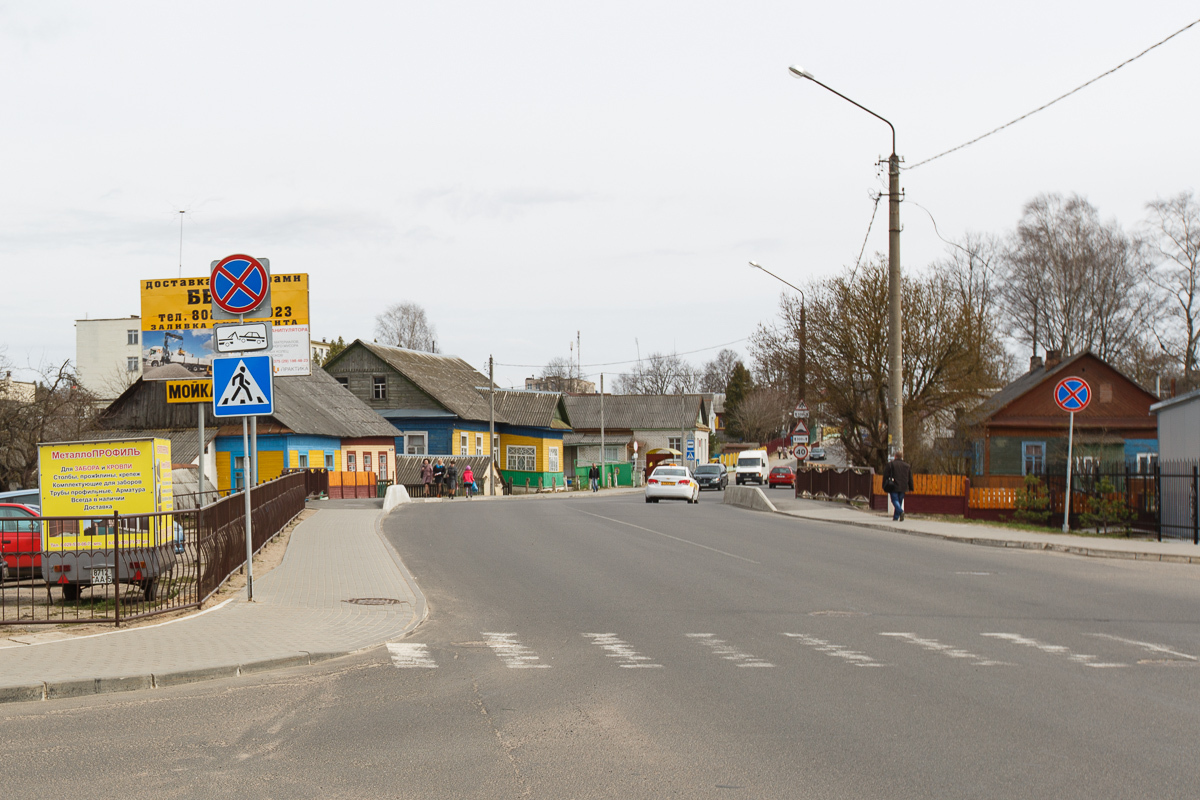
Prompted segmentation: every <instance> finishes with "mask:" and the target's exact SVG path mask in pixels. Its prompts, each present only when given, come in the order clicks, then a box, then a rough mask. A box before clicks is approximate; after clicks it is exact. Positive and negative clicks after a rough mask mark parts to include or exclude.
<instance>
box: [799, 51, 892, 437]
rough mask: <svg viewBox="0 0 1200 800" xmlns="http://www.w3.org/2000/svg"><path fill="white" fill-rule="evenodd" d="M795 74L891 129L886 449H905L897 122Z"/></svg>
mask: <svg viewBox="0 0 1200 800" xmlns="http://www.w3.org/2000/svg"><path fill="white" fill-rule="evenodd" d="M788 71H789V72H791V73H792V75H794V76H796V77H797V78H803V79H804V80H808V81H812V82H813V83H815V84H816V85H817V86H820V87H821V88H822V89H825V90H826V91H829V92H833V93H834V94H836V95H837V96H838V97H840V98H842V99H843V100H845V101H846V102H847V103H850V104H851V105H855V106H858V107H859V108H861V109H862V110H863V111H865V112H867V113H868V114H870V115H871V116H872V117H875V119H878V120H881V121H882V122H884V123H885V124H886V125H887V126H888V127H889V128H891V129H892V155H891V156H890V157H889V158H888V403H889V405H890V406H891V407H890V409H889V414H888V450H889V455H890V454H891V453H897V452H900V451H902V450H903V449H904V342H903V339H902V337H903V335H904V325H903V309H902V300H901V297H900V157H899V156H898V155H896V126H895V125H893V124H892V123H890V122H888V121H887V120H886V119H884V118H883V117H881V116H879V115H878V114H876V113H875V112H874V111H872V110H871V109H869V108H867V107H866V106H864V105H862V104H861V103H856V102H854V101H853V100H851V99H850V98H849V97H846V95H844V94H842V93H841V92H839V91H837V90H836V89H831V88H830V87H828V86H826V85H825V84H823V83H821V82H820V81H819V80H817V79H816V78H814V77H813V76H812V73H810V72H807V71H806V70H804V69H802V68H801V67H798V66H795V65H793V66H790V67H788Z"/></svg>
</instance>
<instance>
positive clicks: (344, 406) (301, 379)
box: [271, 369, 396, 439]
mask: <svg viewBox="0 0 1200 800" xmlns="http://www.w3.org/2000/svg"><path fill="white" fill-rule="evenodd" d="M274 384H275V411H274V413H272V414H271V416H272V417H273V418H274V419H275V420H277V421H278V422H280V423H281V424H283V425H286V426H287V427H288V428H290V429H291V430H292V431H294V432H295V433H299V434H305V435H313V436H337V437H338V438H342V439H355V438H365V437H368V436H395V435H396V429H395V427H393V426H392V424H391V423H390V422H388V421H387V420H386V419H384V418H383V417H381V416H380V415H379V414H377V413H376V412H375V410H374V409H372V408H371V407H370V406H368V405H367V404H366V403H364V402H363V401H361V400H359V399H358V398H357V397H355V396H354V395H352V394H351V393H350V391H349V390H348V389H346V388H345V387H344V386H342V385H341V384H340V383H338V382H337V380H336V379H334V377H333V376H332V375H330V374H329V373H327V372H326V371H325V370H323V369H314V370H313V373H312V374H311V375H304V376H295V377H290V378H276V379H275V381H274Z"/></svg>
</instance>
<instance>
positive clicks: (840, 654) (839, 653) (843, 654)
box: [784, 633, 887, 667]
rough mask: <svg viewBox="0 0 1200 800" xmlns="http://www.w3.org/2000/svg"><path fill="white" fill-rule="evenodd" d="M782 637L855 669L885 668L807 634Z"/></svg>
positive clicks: (856, 653) (876, 662)
mask: <svg viewBox="0 0 1200 800" xmlns="http://www.w3.org/2000/svg"><path fill="white" fill-rule="evenodd" d="M784 636H787V637H788V638H790V639H795V640H796V641H798V642H800V643H801V644H806V645H808V646H809V647H811V648H813V649H814V650H816V651H817V652H818V653H825V654H827V655H831V656H833V657H834V658H841V659H844V660H845V661H847V662H849V663H851V664H853V665H854V666H856V667H886V666H887V664H880V663H879V662H878V661H876V660H875V659H873V658H871V657H870V656H869V655H867V654H866V653H860V652H859V651H857V650H851V649H850V648H848V647H842V646H841V645H840V644H831V643H829V642H827V641H825V640H824V639H818V638H817V637H816V636H809V635H808V634H807V633H785V634H784Z"/></svg>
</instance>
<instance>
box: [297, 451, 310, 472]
mask: <svg viewBox="0 0 1200 800" xmlns="http://www.w3.org/2000/svg"><path fill="white" fill-rule="evenodd" d="M296 467H297V468H298V469H308V453H305V452H302V451H300V450H297V451H296Z"/></svg>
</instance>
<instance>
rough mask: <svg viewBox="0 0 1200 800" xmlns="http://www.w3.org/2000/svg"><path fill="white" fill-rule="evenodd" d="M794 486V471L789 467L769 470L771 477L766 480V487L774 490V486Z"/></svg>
mask: <svg viewBox="0 0 1200 800" xmlns="http://www.w3.org/2000/svg"><path fill="white" fill-rule="evenodd" d="M795 485H796V470H794V469H792V468H791V467H774V468H772V469H771V476H770V477H769V478H768V479H767V486H769V487H770V488H772V489H774V488H775V487H776V486H795Z"/></svg>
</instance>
